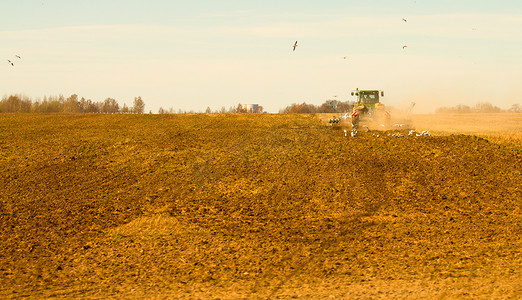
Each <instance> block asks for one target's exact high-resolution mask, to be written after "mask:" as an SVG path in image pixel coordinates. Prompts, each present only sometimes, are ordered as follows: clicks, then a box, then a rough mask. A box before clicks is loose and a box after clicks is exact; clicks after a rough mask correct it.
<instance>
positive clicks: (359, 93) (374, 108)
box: [351, 89, 390, 127]
mask: <svg viewBox="0 0 522 300" xmlns="http://www.w3.org/2000/svg"><path fill="white" fill-rule="evenodd" d="M352 96H356V97H357V98H356V101H355V103H354V105H353V111H352V114H351V118H352V126H353V127H357V126H358V125H359V122H360V121H370V122H371V121H373V122H380V123H382V124H381V125H384V124H385V123H388V122H389V118H390V113H389V112H387V111H386V110H385V109H384V104H382V103H381V102H380V98H381V97H384V92H383V91H379V90H359V89H356V90H355V91H352Z"/></svg>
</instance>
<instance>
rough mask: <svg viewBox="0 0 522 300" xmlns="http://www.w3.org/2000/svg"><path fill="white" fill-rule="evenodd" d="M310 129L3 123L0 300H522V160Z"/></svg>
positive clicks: (87, 119) (205, 119)
mask: <svg viewBox="0 0 522 300" xmlns="http://www.w3.org/2000/svg"><path fill="white" fill-rule="evenodd" d="M521 151H522V150H521V147H520V144H518V146H513V145H512V144H510V145H509V146H506V145H503V144H501V143H495V142H492V141H488V140H487V139H484V138H480V137H476V136H471V135H446V136H430V137H404V138H394V137H388V136H386V134H381V137H379V138H376V137H372V136H371V134H364V133H363V134H361V135H360V136H358V137H356V138H352V137H345V136H344V133H343V132H342V130H332V128H329V127H328V126H327V124H325V123H324V122H322V121H321V120H320V119H319V117H316V116H313V115H267V114H265V115H257V114H256V115H254V114H210V115H206V114H194V115H27V114H23V115H22V114H20V115H16V114H8V115H6V114H4V115H0V188H1V190H0V298H34V299H36V298H38V299H39V298H67V299H70V298H187V299H188V298H190V299H194V298H222V299H223V298H224V299H237V298H242V299H268V298H270V299H291V298H317V299H321V298H327V297H335V298H357V299H367V298H368V299H370V298H372V299H374V298H410V299H414V298H421V299H429V298H438V299H446V298H448V299H453V298H469V299H477V298H479V299H495V298H497V299H519V298H520V297H522V280H521V275H522V272H521V270H522V254H521V250H520V249H522V240H521V238H520V237H521V236H522V226H521V225H522V211H521V205H522V200H521V199H522V184H521V183H522V153H521Z"/></svg>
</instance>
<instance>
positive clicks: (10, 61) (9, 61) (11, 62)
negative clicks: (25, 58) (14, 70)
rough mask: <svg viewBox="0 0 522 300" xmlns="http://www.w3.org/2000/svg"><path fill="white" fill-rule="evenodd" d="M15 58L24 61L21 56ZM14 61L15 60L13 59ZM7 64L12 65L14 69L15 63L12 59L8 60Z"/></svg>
mask: <svg viewBox="0 0 522 300" xmlns="http://www.w3.org/2000/svg"><path fill="white" fill-rule="evenodd" d="M15 58H17V59H22V57H20V55H15ZM13 60H14V59H13ZM7 63H8V64H10V65H11V67H14V65H15V64H14V62H13V61H12V60H10V59H8V60H7Z"/></svg>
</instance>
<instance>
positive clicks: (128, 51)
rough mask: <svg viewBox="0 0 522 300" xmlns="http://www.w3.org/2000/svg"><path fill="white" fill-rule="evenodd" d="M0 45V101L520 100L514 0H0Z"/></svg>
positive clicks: (521, 62) (423, 106) (423, 104)
mask: <svg viewBox="0 0 522 300" xmlns="http://www.w3.org/2000/svg"><path fill="white" fill-rule="evenodd" d="M402 18H405V19H407V22H403V21H402ZM295 40H298V41H299V42H298V43H299V45H298V47H297V49H296V51H295V52H293V51H292V49H291V46H292V44H293V43H294V41H295ZM0 41H1V42H0V55H1V56H2V57H0V58H2V59H4V63H3V64H0V80H1V81H2V83H1V84H0V96H3V95H8V94H14V93H17V94H24V95H27V96H29V97H31V98H33V99H38V98H42V97H43V96H50V95H59V94H63V95H64V96H69V95H71V94H73V93H75V94H78V95H79V96H80V97H85V98H88V99H92V100H94V101H103V100H104V99H105V98H107V97H111V98H115V99H116V100H117V101H118V102H119V103H120V104H123V103H127V104H128V105H130V104H131V103H132V100H133V99H134V97H136V96H141V97H142V98H143V99H144V101H145V103H146V110H147V111H148V110H152V111H153V112H157V110H158V109H159V107H160V106H161V107H163V108H165V109H168V108H171V107H172V108H174V109H175V110H176V111H177V110H178V109H182V110H187V111H189V110H194V111H204V110H205V108H206V107H207V106H209V107H211V108H212V109H213V110H216V109H219V108H221V107H222V106H224V107H226V108H228V107H230V106H235V105H237V104H238V103H259V104H260V105H262V106H264V107H265V110H267V111H269V112H277V111H278V110H279V109H281V108H284V107H285V106H287V105H290V104H292V103H300V102H307V103H313V104H321V103H323V102H324V101H325V100H327V99H331V98H333V96H337V99H339V100H342V101H346V100H351V98H350V96H349V91H350V90H352V89H355V88H357V87H359V88H365V89H382V90H384V91H385V93H386V97H385V99H384V101H385V102H386V103H387V104H390V105H393V106H396V107H400V106H405V105H407V104H408V103H409V102H411V101H415V102H417V103H418V105H417V107H416V109H417V112H430V111H433V109H434V108H437V107H440V106H448V105H451V106H452V105H455V104H467V105H473V104H475V103H477V102H479V101H481V102H485V101H487V102H491V103H493V104H495V105H498V106H500V107H503V108H509V107H510V106H511V105H512V104H515V103H521V102H522V101H521V100H520V95H519V87H520V85H521V83H522V1H519V0H517V1H514V0H512V1H487V2H485V1H482V2H481V1H468V0H466V1H446V0H443V1H423V0H417V1H415V0H412V1H403V0H398V1H384V0H379V1H336V0H325V1H294V0H292V1H284V0H280V1H272V0H267V1H248V0H242V1H240V0H226V1H198V0H192V1H159V0H158V1H136V0H130V1H129V0H127V1H120V0H118V1H99V0H89V1H71V0H69V1H65V0H54V1H53V0H39V1H32V0H16V1H13V0H2V1H1V2H0ZM404 45H407V46H408V47H407V48H405V49H403V48H402V46H404ZM15 55H20V56H21V57H22V59H18V58H16V57H15ZM344 56H347V59H343V57H344ZM7 59H9V60H12V61H13V62H14V63H15V66H14V67H13V66H10V65H9V64H8V63H7Z"/></svg>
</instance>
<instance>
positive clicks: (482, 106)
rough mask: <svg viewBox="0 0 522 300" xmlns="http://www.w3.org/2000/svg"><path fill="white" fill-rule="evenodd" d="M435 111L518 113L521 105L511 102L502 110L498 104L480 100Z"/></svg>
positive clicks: (444, 112)
mask: <svg viewBox="0 0 522 300" xmlns="http://www.w3.org/2000/svg"><path fill="white" fill-rule="evenodd" d="M435 112H436V113H442V114H448V113H453V114H466V113H502V112H514V113H520V112H522V107H521V106H520V104H513V105H512V106H511V107H510V108H509V109H507V110H504V109H501V108H500V107H498V106H494V105H493V104H491V103H488V102H480V103H477V104H475V105H474V106H468V105H463V104H459V105H456V106H453V107H439V108H437V109H436V110H435Z"/></svg>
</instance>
